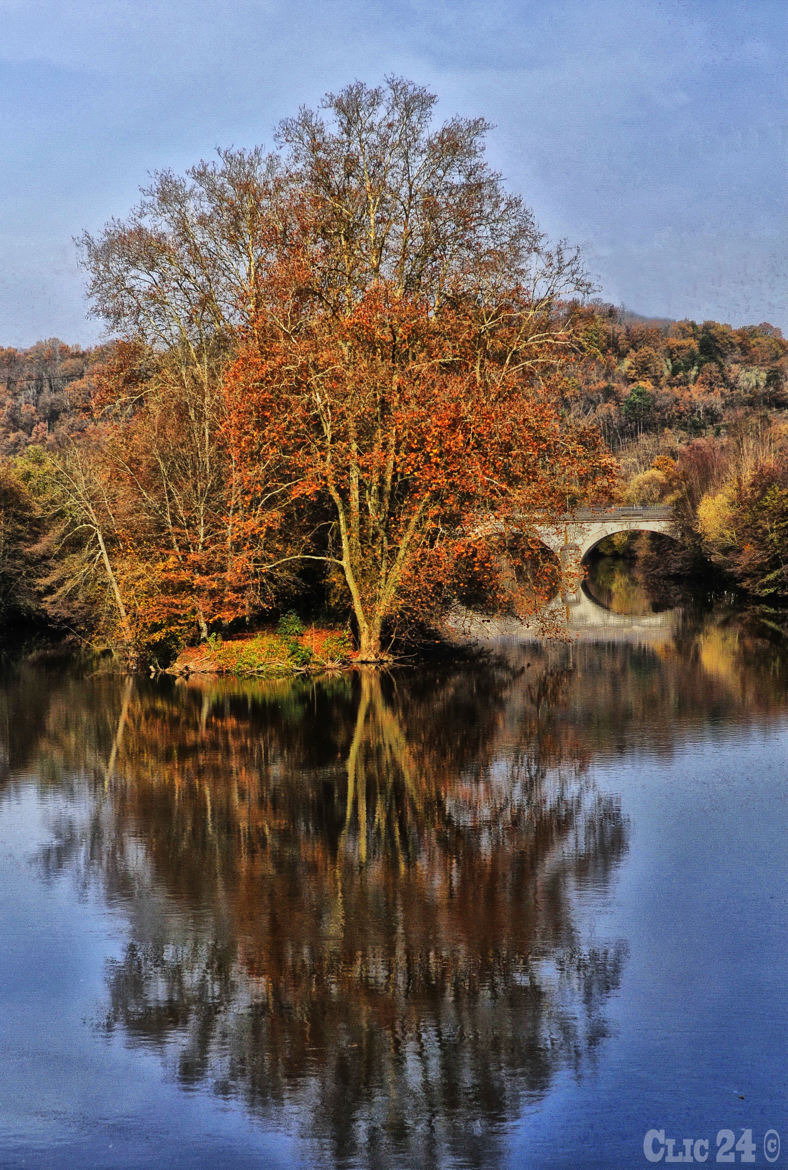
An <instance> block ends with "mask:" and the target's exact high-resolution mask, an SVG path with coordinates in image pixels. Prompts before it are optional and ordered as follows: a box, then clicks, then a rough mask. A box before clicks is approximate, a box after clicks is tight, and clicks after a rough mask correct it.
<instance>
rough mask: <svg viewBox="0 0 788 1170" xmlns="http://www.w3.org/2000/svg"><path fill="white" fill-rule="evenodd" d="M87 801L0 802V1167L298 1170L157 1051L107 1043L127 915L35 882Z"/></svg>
mask: <svg viewBox="0 0 788 1170" xmlns="http://www.w3.org/2000/svg"><path fill="white" fill-rule="evenodd" d="M83 796H84V799H83V800H79V799H78V800H77V802H76V808H75V805H74V803H73V802H69V803H66V802H60V801H58V800H57V799H55V800H52V798H51V797H50V798H49V799H47V801H46V802H45V803H43V804H42V802H41V801H40V799H39V798H38V796H37V795H36V793H35V791H34V790H33V789H31V788H27V787H25V788H21V789H19V790H17V791H16V792H14V794H13V795H11V796H10V798H6V799H4V800H0V826H1V831H2V842H3V844H2V847H0V873H1V874H2V880H0V923H2V930H3V939H4V942H3V946H2V947H1V948H0V1052H1V1053H2V1056H3V1069H2V1076H0V1166H17V1165H26V1166H37V1167H52V1168H53V1170H54V1168H62V1170H66V1168H68V1170H72V1168H73V1167H76V1166H85V1167H88V1166H90V1167H98V1166H106V1167H118V1168H125V1167H137V1166H139V1167H150V1166H155V1165H162V1166H164V1165H166V1166H179V1167H191V1166H194V1167H197V1166H206V1165H213V1166H229V1165H232V1166H239V1167H241V1166H250V1167H251V1166H256V1167H259V1166H260V1165H262V1164H264V1165H266V1166H268V1165H270V1166H276V1165H281V1166H286V1165H292V1157H291V1153H290V1151H289V1146H290V1142H289V1141H288V1140H287V1139H285V1138H283V1137H281V1136H277V1135H276V1134H262V1133H261V1132H260V1131H259V1129H258V1128H257V1127H256V1126H255V1125H254V1124H253V1123H252V1122H251V1120H249V1119H248V1118H246V1117H245V1115H244V1113H243V1111H242V1109H241V1108H240V1106H238V1105H237V1104H228V1103H224V1104H223V1103H220V1102H219V1101H217V1099H216V1098H215V1096H214V1095H213V1094H212V1093H211V1091H210V1087H209V1086H206V1087H205V1088H204V1089H203V1090H201V1091H200V1092H194V1093H191V1094H188V1095H184V1094H183V1092H182V1090H181V1088H180V1087H178V1085H177V1084H176V1083H175V1082H174V1080H173V1079H172V1078H171V1077H168V1076H167V1075H166V1074H164V1075H163V1072H162V1063H161V1060H160V1058H159V1056H158V1055H157V1054H156V1053H155V1052H153V1051H149V1052H146V1051H145V1050H144V1049H139V1048H137V1049H130V1048H129V1047H128V1045H127V1044H126V1043H125V1042H124V1040H123V1038H122V1037H121V1036H117V1037H115V1038H112V1039H106V1038H104V1037H103V1036H102V1035H101V1034H100V1033H99V1031H98V1029H97V1026H96V1025H97V1024H99V1023H100V1021H99V1019H98V1018H97V1013H98V1011H99V1008H100V1006H101V1004H102V1003H103V1002H104V1001H105V1000H106V967H105V964H106V962H107V961H108V960H110V959H111V958H112V957H113V956H115V955H117V954H118V952H119V951H120V949H121V948H122V947H123V944H124V941H125V938H126V935H127V929H128V927H127V921H126V918H125V915H124V914H123V913H122V912H119V913H113V912H112V911H111V910H109V909H108V908H107V906H106V903H105V902H104V900H103V899H102V897H101V896H100V893H99V891H98V890H97V889H95V888H94V889H92V890H91V889H79V888H78V887H77V884H76V883H75V880H74V874H73V873H70V872H68V871H66V872H65V873H63V874H61V875H59V876H58V877H55V878H53V879H51V880H48V881H46V882H45V883H43V884H42V883H40V882H37V881H35V880H31V878H33V877H34V874H35V871H36V856H37V855H38V854H39V851H40V850H41V849H42V848H46V846H47V845H48V844H49V842H50V841H51V832H50V831H49V829H48V827H47V826H48V825H50V824H51V823H52V821H53V820H54V819H55V818H56V817H58V816H59V815H62V814H66V815H69V816H73V815H74V813H75V812H76V814H77V815H80V813H82V814H83V815H84V813H85V811H86V810H87V808H88V807H89V806H90V804H91V803H92V801H91V800H90V798H89V797H87V795H86V794H83ZM163 1151H166V1153H163Z"/></svg>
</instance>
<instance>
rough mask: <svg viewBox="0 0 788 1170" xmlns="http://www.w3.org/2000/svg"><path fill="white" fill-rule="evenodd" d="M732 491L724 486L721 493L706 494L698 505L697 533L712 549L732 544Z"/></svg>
mask: <svg viewBox="0 0 788 1170" xmlns="http://www.w3.org/2000/svg"><path fill="white" fill-rule="evenodd" d="M733 515H734V507H733V491H732V489H731V487H730V486H726V487H724V488H723V489H722V491H718V492H707V493H706V495H705V496H703V498H702V499H701V501H700V503H699V504H698V532H699V533H700V535H701V537H702V538H703V540H704V541H705V542H706V543H707V544H709V545H711V546H712V547H717V548H720V547H727V546H730V545H731V544H733V543H734V541H735V539H736V533H735V531H734V527H733Z"/></svg>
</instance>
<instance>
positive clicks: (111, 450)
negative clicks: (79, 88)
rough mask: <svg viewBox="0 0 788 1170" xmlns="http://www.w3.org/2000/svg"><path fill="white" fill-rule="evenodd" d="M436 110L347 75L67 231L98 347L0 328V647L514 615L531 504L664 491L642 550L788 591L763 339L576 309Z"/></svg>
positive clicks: (577, 295) (556, 505) (142, 647)
mask: <svg viewBox="0 0 788 1170" xmlns="http://www.w3.org/2000/svg"><path fill="white" fill-rule="evenodd" d="M434 101H435V98H434V95H432V94H430V93H429V92H428V91H426V90H424V89H422V88H421V87H418V86H415V85H414V84H413V83H411V82H407V81H404V80H402V79H396V78H389V79H387V82H386V84H385V86H382V87H378V88H374V89H370V88H368V87H366V86H364V85H362V84H361V83H355V84H354V85H352V86H348V87H347V88H346V89H345V90H342V91H341V92H340V93H338V94H329V95H327V96H326V99H325V101H324V103H323V104H322V106H321V107H320V109H319V110H317V111H310V110H305V109H302V110H301V111H300V112H299V114H298V115H297V117H295V118H292V119H287V120H286V121H285V122H284V123H282V125H281V126H280V128H279V131H278V136H277V140H278V143H279V146H278V149H277V151H276V152H274V153H273V154H268V155H266V154H264V153H263V152H262V151H261V150H254V151H250V152H243V151H220V152H218V158H217V160H216V161H214V162H208V163H199V164H197V166H195V167H193V168H191V170H189V171H188V172H187V173H186V174H185V175H183V176H176V175H174V174H172V173H171V172H162V173H160V174H157V175H154V176H153V178H152V181H151V184H150V186H149V187H148V188H146V189H144V190H143V192H142V199H141V201H140V203H139V205H138V206H137V208H135V209H134V210H133V212H132V213H131V214H130V215H129V217H128V218H127V220H125V221H115V220H113V221H111V222H110V223H109V224H107V225H106V227H105V228H104V230H103V231H102V232H101V233H100V234H99V235H98V236H96V237H91V236H90V235H88V234H86V235H85V236H84V237H83V238H82V240H81V241H80V249H81V256H82V261H83V264H84V266H85V269H86V272H87V274H88V280H89V285H88V288H89V294H90V296H91V300H92V304H93V309H94V312H95V314H96V315H97V316H98V317H100V318H102V319H103V320H104V321H105V323H106V325H107V327H108V332H109V333H110V334H111V335H114V336H115V337H116V338H117V340H113V341H109V342H107V343H106V344H105V345H101V346H97V347H95V348H92V349H90V350H81V349H79V348H78V347H72V346H68V345H66V344H64V343H62V342H60V341H58V340H50V341H46V342H41V343H39V344H37V345H36V346H33V347H32V348H31V349H28V350H24V351H19V350H14V349H3V350H0V624H1V625H2V627H3V629H4V631H5V636H6V638H8V637H9V636H10V633H11V632H12V631H14V630H16V631H25V630H34V629H36V628H41V629H43V628H46V629H49V630H54V631H59V632H60V633H62V634H66V633H71V634H73V635H75V636H76V637H78V638H80V639H82V640H83V641H84V642H86V643H88V644H92V645H96V644H103V645H105V646H108V647H111V648H113V649H114V650H115V651H117V652H119V653H121V654H122V655H123V656H125V657H126V658H127V659H133V660H135V661H143V660H147V661H157V662H160V663H161V662H165V661H167V660H169V659H170V658H171V657H172V655H173V654H174V653H176V652H177V650H178V648H179V647H180V646H182V645H184V644H186V643H189V642H193V641H195V640H203V641H205V640H207V639H209V638H211V637H213V638H216V637H218V636H219V635H228V634H229V635H232V634H233V633H243V632H249V631H253V630H256V629H259V628H260V627H261V626H262V625H264V624H265V623H266V622H270V621H271V620H275V619H276V617H277V616H279V615H281V614H284V613H286V612H287V611H289V610H293V609H294V610H297V611H298V612H299V613H300V614H302V615H303V616H306V617H309V618H312V619H319V620H320V621H321V622H324V623H326V622H327V623H329V624H334V625H336V626H337V627H339V628H340V629H348V630H349V631H350V632H351V633H352V636H353V638H354V641H355V644H356V646H357V648H358V652H359V655H360V657H361V658H362V659H363V660H369V661H378V660H380V659H381V658H383V657H385V655H386V653H387V650H388V647H390V646H391V645H392V644H393V643H394V642H396V641H397V640H398V639H399V640H401V639H402V638H408V637H409V638H413V637H414V636H416V635H419V634H421V635H422V636H423V635H424V634H425V633H427V632H430V633H432V632H434V631H435V630H436V629H437V628H439V626H440V619H441V616H442V615H443V614H445V613H446V612H447V610H449V609H450V608H451V607H452V606H453V605H455V604H457V603H458V602H459V603H464V604H470V605H473V606H476V607H482V608H487V609H490V610H493V609H494V610H497V611H504V612H518V613H524V612H529V610H530V611H533V610H534V609H536V608H537V607H538V606H539V604H540V603H541V602H543V601H544V600H545V599H546V598H547V597H548V596H549V595H550V593H551V591H553V590H554V589H555V587H556V572H557V569H556V565H555V563H554V562H553V561H552V560H551V558H550V556H549V555H547V553H546V551H545V550H544V548H543V546H541V545H540V544H539V542H538V540H536V538H535V537H534V535H533V533H532V531H531V528H532V526H533V525H534V524H536V523H538V520H539V518H540V517H546V516H555V515H556V514H560V513H562V512H565V511H567V510H571V509H572V508H573V507H576V506H579V505H583V504H588V503H602V504H604V503H610V502H616V501H619V502H622V501H623V502H628V503H637V504H668V505H670V506H671V507H672V508H673V509H674V514H675V516H676V519H677V521H678V524H679V526H680V530H681V533H682V542H681V544H680V545H677V546H676V548H675V550H674V551H673V552H672V553H671V554H670V555H669V556H668V557H666V558H664V560H663V564H662V569H663V571H664V572H675V573H679V572H690V571H692V572H698V571H703V569H704V567H705V569H706V570H708V569H709V567H710V566H713V567H714V569H715V571H716V572H717V579H718V580H724V581H727V582H728V583H729V584H730V585H731V586H733V587H736V588H738V589H740V590H742V591H743V592H745V593H746V594H748V595H750V596H751V597H754V598H756V599H758V600H760V601H761V602H765V603H767V604H770V605H778V606H779V605H781V604H784V603H785V600H786V597H787V596H788V422H787V421H786V420H788V390H787V387H788V380H787V375H788V343H786V341H785V339H784V338H783V337H782V336H781V334H780V332H779V330H776V329H774V328H773V327H771V326H769V325H767V324H760V325H753V326H748V327H745V328H740V329H733V328H731V327H729V326H727V325H724V324H720V323H717V322H709V321H706V322H703V323H702V324H697V323H695V322H692V321H678V322H674V321H650V320H648V319H642V318H638V317H636V316H635V315H633V314H630V313H627V312H625V311H623V310H619V309H616V308H614V307H613V306H610V305H605V304H603V303H601V302H596V301H593V300H590V299H589V298H590V296H591V294H592V292H593V289H592V287H591V284H590V282H589V281H588V279H587V276H586V274H585V272H584V269H583V266H582V262H581V258H580V256H579V254H578V253H577V252H576V251H573V250H571V249H569V248H568V247H567V245H566V244H565V243H559V244H556V245H551V244H549V243H548V241H546V239H545V238H544V236H543V235H542V233H540V232H539V230H538V228H537V226H536V224H535V221H534V218H533V215H532V213H531V212H530V210H529V209H528V208H526V207H525V205H524V204H523V203H522V201H521V200H520V199H519V197H517V196H513V195H511V194H509V193H508V192H506V191H505V189H504V187H503V183H502V180H501V177H500V176H499V175H497V174H496V173H495V172H493V171H491V170H490V168H489V166H488V164H487V163H486V160H485V157H484V137H485V134H486V132H487V130H488V126H487V123H485V122H484V120H483V119H461V118H454V119H451V120H450V121H449V122H446V123H444V124H443V125H441V126H438V127H435V126H434V125H433V123H432V110H433V105H434ZM720 573H721V574H722V576H721V577H720Z"/></svg>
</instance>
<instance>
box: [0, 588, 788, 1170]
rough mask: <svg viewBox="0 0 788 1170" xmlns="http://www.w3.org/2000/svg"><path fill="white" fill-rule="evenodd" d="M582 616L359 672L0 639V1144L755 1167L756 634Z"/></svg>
mask: <svg viewBox="0 0 788 1170" xmlns="http://www.w3.org/2000/svg"><path fill="white" fill-rule="evenodd" d="M606 600H607V603H608V604H607V609H606V612H608V613H609V614H611V615H613V616H615V613H616V606H611V605H610V604H609V603H610V600H611V599H610V596H608V597H607V599H606ZM618 608H619V609H620V608H621V607H620V606H619V607H618ZM597 616H598V618H599V621H598V623H597V625H596V626H595V625H594V621H593V613H592V612H591V611H589V612H588V613H586V614H585V617H583V616H582V615H580V617H579V618H578V630H577V636H576V637H575V639H574V640H573V641H572V642H571V643H567V644H563V643H554V644H552V643H551V644H546V643H537V642H521V641H517V640H513V639H510V640H508V641H505V642H502V643H500V645H498V646H497V648H496V652H495V653H492V652H491V653H489V654H486V655H485V656H482V657H479V658H478V659H471V660H469V661H467V662H463V663H461V664H456V663H455V664H453V665H445V664H444V665H442V666H440V667H433V668H429V669H427V668H423V667H422V668H420V669H410V668H407V667H405V668H400V669H397V670H395V671H392V672H391V673H389V674H385V675H382V676H380V675H375V674H371V673H369V674H359V675H354V676H349V675H337V676H332V677H326V678H323V679H318V680H300V681H294V682H289V681H288V682H276V683H270V684H264V683H251V682H245V681H242V680H234V681H224V682H217V681H210V682H209V681H203V682H199V681H194V682H190V683H188V684H186V683H184V682H182V681H175V680H172V679H161V680H155V681H153V680H150V681H149V680H139V679H138V680H131V679H123V678H119V677H114V676H111V675H94V676H88V677H82V676H79V675H78V674H76V673H74V672H70V671H68V670H65V669H62V668H59V669H55V668H54V667H46V666H45V665H39V666H35V665H32V664H30V663H27V664H23V665H20V666H17V667H16V668H14V669H10V668H9V669H8V670H7V671H6V673H5V675H4V676H3V679H2V687H1V688H0V728H1V729H2V740H1V742H0V751H1V754H0V924H1V925H2V939H3V942H2V950H1V951H0V1052H2V1058H3V1064H2V1077H0V1165H2V1166H9V1167H11V1166H13V1167H16V1166H29V1167H47V1168H54V1170H59V1168H66V1167H68V1168H71V1167H123V1168H124V1170H126V1168H129V1167H203V1166H204V1167H251V1166H255V1167H261V1166H265V1167H268V1166H271V1167H277V1166H281V1167H296V1166H299V1167H300V1166H304V1167H312V1166H315V1167H322V1166H326V1167H333V1166H348V1167H350V1166H381V1167H388V1166H396V1167H410V1166H414V1167H421V1166H424V1167H428V1166H469V1167H476V1166H478V1167H488V1166H490V1167H492V1166H496V1167H497V1166H513V1167H514V1166H517V1167H535V1168H539V1170H542V1168H544V1170H549V1168H553V1167H555V1168H559V1167H560V1168H564V1167H568V1168H581V1170H582V1168H584V1167H588V1168H596V1167H598V1168H600V1170H601V1168H603V1167H604V1168H605V1170H611V1168H617V1167H641V1166H646V1167H647V1166H649V1165H651V1164H656V1162H657V1160H659V1161H661V1162H663V1163H664V1162H665V1160H666V1158H667V1157H668V1155H669V1154H670V1153H671V1151H673V1153H674V1154H675V1153H676V1152H677V1151H681V1150H684V1149H685V1148H686V1149H687V1150H689V1151H690V1152H691V1155H692V1157H693V1158H695V1159H696V1160H698V1161H699V1160H701V1155H702V1154H703V1153H704V1152H705V1151H708V1160H709V1161H710V1162H714V1161H715V1158H716V1157H717V1155H718V1153H722V1154H725V1152H726V1151H727V1150H728V1148H729V1146H730V1147H731V1149H732V1153H733V1156H734V1161H735V1162H736V1163H737V1164H739V1163H747V1162H749V1163H750V1164H753V1162H754V1164H756V1165H762V1166H766V1165H770V1164H771V1165H778V1166H785V1165H786V1164H788V1163H786V1160H785V1149H786V1144H787V1143H788V1124H787V1123H786V1119H788V1093H787V1091H786V1077H785V1070H786V1063H785V1054H786V1042H787V1041H788V994H787V992H788V980H787V979H786V955H787V954H788V946H787V944H788V915H787V914H786V890H787V889H788V866H787V865H786V856H788V850H786V828H787V827H788V802H787V801H786V786H787V785H786V782H787V780H788V655H786V653H785V651H784V649H783V650H782V651H781V650H780V648H779V647H776V646H775V645H773V644H771V643H770V642H769V641H768V639H766V638H764V637H763V636H762V634H761V632H760V631H759V629H758V628H757V627H755V626H753V625H752V624H748V623H747V622H744V621H742V620H740V619H739V618H737V617H736V616H735V615H732V614H730V613H728V612H724V611H721V610H716V611H709V612H706V613H705V614H703V615H701V616H697V615H696V616H692V615H691V614H689V613H688V612H686V611H681V610H679V609H674V610H663V611H662V613H661V614H652V613H641V614H640V615H639V616H638V617H637V618H633V619H632V620H631V621H630V623H629V624H628V625H627V623H626V622H619V623H618V624H617V623H616V622H615V621H613V620H612V619H611V620H608V619H606V618H604V617H603V616H602V615H601V614H598V615H597ZM618 616H623V615H621V614H619V615H618ZM654 618H656V619H658V620H652V619H654ZM726 1131H730V1134H731V1136H730V1137H729V1136H727V1133H726ZM770 1131H774V1134H776V1135H779V1137H780V1138H781V1139H782V1151H781V1152H780V1153H779V1154H776V1155H775V1151H776V1146H775V1138H774V1135H773V1134H772V1133H770ZM685 1139H686V1140H688V1141H689V1142H690V1145H689V1146H686V1147H685V1146H684V1145H683V1144H682V1143H684V1141H685ZM670 1142H674V1143H675V1144H674V1145H673V1146H671V1145H670V1144H669V1143H670ZM704 1142H706V1143H708V1145H705V1146H704V1144H703V1143H704ZM699 1143H700V1144H699ZM767 1155H768V1156H767ZM772 1155H775V1157H774V1159H773V1160H771V1161H770V1160H769V1159H770V1158H771V1157H772Z"/></svg>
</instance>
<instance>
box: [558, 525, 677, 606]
mask: <svg viewBox="0 0 788 1170" xmlns="http://www.w3.org/2000/svg"><path fill="white" fill-rule="evenodd" d="M535 532H536V535H537V536H538V537H539V539H540V540H541V541H542V543H543V544H544V545H546V547H547V548H549V549H551V551H552V552H554V553H556V554H557V556H558V558H559V560H560V562H561V571H562V576H563V579H564V595H565V596H569V597H572V596H574V597H577V595H578V592H579V589H580V584H581V582H582V579H583V569H582V562H583V558H584V557H585V556H587V554H588V553H589V552H590V551H591V549H592V548H595V547H596V545H598V544H599V543H600V542H601V541H603V540H606V539H607V537H608V536H615V535H616V534H617V533H620V532H658V533H660V534H661V535H663V536H669V537H672V538H673V539H674V540H677V539H678V533H677V531H676V526H675V523H674V521H673V515H672V513H671V510H670V509H669V508H637V507H621V508H588V509H578V511H577V512H573V513H571V514H568V515H565V516H560V517H558V518H557V519H556V520H555V521H548V522H546V523H542V524H540V525H537V526H536V528H535Z"/></svg>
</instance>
